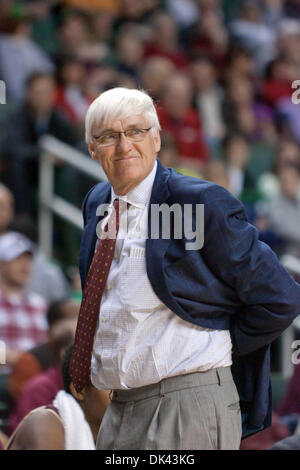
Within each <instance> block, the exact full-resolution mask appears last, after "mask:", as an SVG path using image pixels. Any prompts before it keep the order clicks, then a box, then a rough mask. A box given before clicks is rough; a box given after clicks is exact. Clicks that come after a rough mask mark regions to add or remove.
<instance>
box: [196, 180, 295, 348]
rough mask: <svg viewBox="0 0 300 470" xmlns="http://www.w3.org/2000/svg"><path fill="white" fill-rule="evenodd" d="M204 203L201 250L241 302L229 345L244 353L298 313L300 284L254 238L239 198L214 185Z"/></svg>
mask: <svg viewBox="0 0 300 470" xmlns="http://www.w3.org/2000/svg"><path fill="white" fill-rule="evenodd" d="M204 204H205V205H204V213H205V219H204V220H205V224H204V246H203V248H202V252H201V253H202V255H203V257H204V258H205V261H206V263H207V264H208V265H209V267H210V269H211V270H212V271H213V272H214V274H215V275H216V276H217V277H218V278H219V279H220V278H221V280H222V282H224V283H225V284H228V285H229V286H230V287H231V288H232V289H233V290H234V291H235V293H236V295H237V297H238V299H239V301H240V302H241V304H240V305H241V308H238V309H237V311H236V312H235V314H234V315H233V322H232V323H233V324H232V329H231V332H232V340H233V351H234V352H235V353H236V354H247V353H250V352H252V351H254V350H257V349H259V348H261V347H263V346H264V345H266V344H270V343H271V342H272V341H273V340H275V339H276V338H277V337H278V336H279V335H280V334H281V332H282V331H283V330H284V329H286V328H287V327H288V326H289V325H290V324H291V323H292V321H293V319H294V318H295V317H296V316H297V315H298V314H299V313H300V286H299V284H298V283H297V282H295V280H294V279H293V278H292V277H291V276H290V274H289V273H288V272H287V271H286V270H285V269H284V268H283V266H282V265H281V264H280V263H279V261H278V259H277V256H276V255H275V253H274V252H273V251H272V250H271V249H270V247H269V246H268V245H266V244H265V243H263V242H261V241H260V240H259V239H258V231H257V229H256V228H255V227H254V226H253V225H251V224H250V223H248V221H247V218H246V214H245V210H244V206H243V205H242V204H241V202H240V201H239V200H238V199H236V198H235V197H233V196H232V195H231V194H230V193H229V192H228V191H226V190H225V189H223V188H221V187H219V186H213V187H212V188H211V189H209V190H207V192H206V195H205V201H204Z"/></svg>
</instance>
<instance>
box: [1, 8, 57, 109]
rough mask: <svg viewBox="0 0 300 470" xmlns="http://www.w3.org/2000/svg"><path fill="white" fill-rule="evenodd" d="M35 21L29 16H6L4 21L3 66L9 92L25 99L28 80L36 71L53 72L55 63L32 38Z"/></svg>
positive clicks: (16, 97) (15, 97)
mask: <svg viewBox="0 0 300 470" xmlns="http://www.w3.org/2000/svg"><path fill="white" fill-rule="evenodd" d="M30 30H31V23H30V21H29V19H28V18H25V17H19V18H16V17H12V16H8V17H4V18H2V21H1V25H0V70H1V78H2V80H4V82H5V83H6V90H7V94H8V96H9V97H10V98H11V99H13V100H19V101H20V100H23V98H24V96H25V90H26V81H27V80H28V78H29V77H30V76H31V75H32V74H33V73H43V74H46V73H53V72H54V65H53V63H52V62H51V60H50V59H49V57H47V55H46V54H45V53H44V52H43V51H42V50H41V49H40V48H39V46H38V45H37V44H36V43H35V42H34V41H32V40H31V39H30Z"/></svg>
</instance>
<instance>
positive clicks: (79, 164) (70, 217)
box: [38, 135, 107, 258]
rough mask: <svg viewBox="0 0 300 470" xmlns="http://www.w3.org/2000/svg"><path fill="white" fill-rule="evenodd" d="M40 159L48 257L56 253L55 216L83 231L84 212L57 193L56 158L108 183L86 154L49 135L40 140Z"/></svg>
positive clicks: (42, 234) (41, 220) (41, 221)
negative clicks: (54, 244) (54, 251)
mask: <svg viewBox="0 0 300 470" xmlns="http://www.w3.org/2000/svg"><path fill="white" fill-rule="evenodd" d="M39 143H40V148H41V159H40V166H39V217H38V232H39V244H40V247H41V249H42V250H43V252H44V253H45V254H46V255H47V256H48V257H49V258H51V257H52V253H53V217H54V215H58V216H60V217H62V218H63V219H65V220H66V221H68V222H69V223H71V224H72V225H74V226H75V227H77V228H79V229H82V227H83V220H82V214H81V210H80V209H78V208H77V207H76V206H75V205H73V204H71V203H70V202H68V201H67V200H65V199H64V198H62V197H60V196H58V195H56V194H55V192H54V190H55V187H54V173H55V163H56V161H57V159H59V160H60V161H62V162H64V163H65V164H67V165H70V166H72V167H74V168H76V169H77V170H79V171H80V172H82V173H83V174H85V175H87V176H89V177H91V178H93V179H95V180H96V182H97V181H107V178H106V175H105V173H104V171H103V169H102V168H101V166H100V165H99V163H96V162H95V161H93V160H92V159H91V158H89V157H88V156H87V155H85V154H84V153H82V152H79V151H78V150H76V149H74V148H73V147H71V146H70V145H68V144H65V143H64V142H61V141H60V140H58V139H56V138H55V137H52V136H50V135H45V136H43V137H42V138H41V139H40V142H39Z"/></svg>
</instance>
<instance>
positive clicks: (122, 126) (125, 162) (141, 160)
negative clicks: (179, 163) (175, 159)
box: [89, 115, 160, 196]
mask: <svg viewBox="0 0 300 470" xmlns="http://www.w3.org/2000/svg"><path fill="white" fill-rule="evenodd" d="M148 127H150V126H149V124H148V122H147V121H146V119H145V117H144V116H143V115H137V116H130V117H128V118H126V119H113V120H111V121H109V122H108V123H106V124H105V126H97V125H94V127H93V129H92V135H93V136H94V137H98V136H101V135H103V134H106V133H108V132H118V131H119V132H120V131H126V130H128V129H131V128H136V129H146V128H148ZM159 150H160V135H159V132H157V133H156V134H155V135H154V136H153V134H152V132H151V130H150V131H148V132H146V133H145V134H144V138H143V140H142V141H139V142H132V141H130V140H129V139H128V138H126V137H125V135H124V134H120V139H119V140H118V142H117V143H116V144H114V145H111V146H109V147H103V146H101V144H99V143H97V141H96V140H95V139H93V141H92V143H90V144H89V151H90V154H91V156H92V158H93V159H94V160H97V161H99V162H100V164H101V166H102V168H103V170H104V172H105V174H106V176H107V178H108V180H109V182H110V184H111V185H112V186H113V188H114V191H115V192H116V194H118V195H120V196H122V195H125V194H126V193H128V191H130V190H132V189H133V188H134V187H136V186H137V185H138V184H139V183H140V182H141V181H142V180H143V179H144V178H145V177H146V176H147V175H148V174H149V173H150V172H151V170H152V168H153V166H154V163H155V159H156V155H157V152H158V151H159Z"/></svg>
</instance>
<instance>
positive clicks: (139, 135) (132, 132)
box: [125, 129, 145, 142]
mask: <svg viewBox="0 0 300 470" xmlns="http://www.w3.org/2000/svg"><path fill="white" fill-rule="evenodd" d="M125 135H126V137H127V139H130V140H133V141H134V142H138V141H139V140H143V139H144V137H145V131H144V130H142V129H129V130H128V131H126V133H125Z"/></svg>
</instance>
